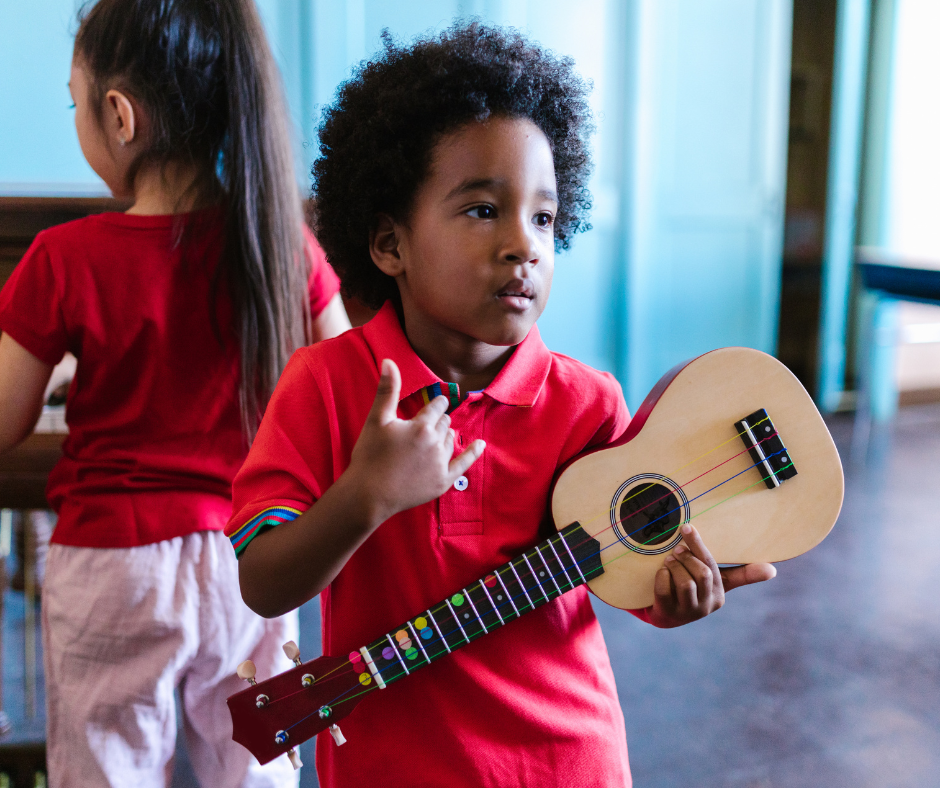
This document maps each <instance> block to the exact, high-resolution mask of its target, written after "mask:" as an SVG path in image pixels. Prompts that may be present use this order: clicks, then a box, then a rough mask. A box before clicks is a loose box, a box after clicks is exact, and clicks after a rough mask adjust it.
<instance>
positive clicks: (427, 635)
mask: <svg viewBox="0 0 940 788" xmlns="http://www.w3.org/2000/svg"><path fill="white" fill-rule="evenodd" d="M421 637H423V638H424V639H425V640H430V639H431V638H432V637H434V630H433V629H431V627H425V628H424V629H422V630H421Z"/></svg>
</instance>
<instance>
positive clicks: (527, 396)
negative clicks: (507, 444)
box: [362, 301, 552, 407]
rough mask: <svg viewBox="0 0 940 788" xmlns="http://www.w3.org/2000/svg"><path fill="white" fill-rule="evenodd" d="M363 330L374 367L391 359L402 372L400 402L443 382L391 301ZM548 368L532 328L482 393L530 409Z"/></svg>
mask: <svg viewBox="0 0 940 788" xmlns="http://www.w3.org/2000/svg"><path fill="white" fill-rule="evenodd" d="M362 330H363V336H364V337H365V340H366V342H367V343H368V345H369V348H370V349H371V350H372V355H373V356H374V357H375V361H376V365H380V364H381V363H382V359H384V358H390V359H392V360H393V361H394V362H395V363H396V364H397V365H398V369H399V370H400V372H401V394H400V396H399V400H403V399H405V398H406V397H410V396H411V395H412V394H414V393H415V392H416V391H420V390H421V389H423V388H425V387H426V386H431V385H433V384H434V383H439V382H442V381H441V380H440V378H438V377H437V375H435V374H434V373H433V372H432V371H431V370H430V369H428V367H427V365H426V364H425V363H424V362H423V361H422V360H421V359H420V358H418V355H417V354H416V353H415V352H414V349H413V348H412V347H411V344H410V343H409V342H408V337H406V336H405V332H404V331H403V330H402V327H401V323H400V322H399V320H398V314H397V313H396V311H395V307H394V306H393V305H392V302H391V301H386V302H385V304H384V305H383V306H382V308H381V309H380V310H379V312H378V314H376V316H375V317H373V318H372V320H370V321H369V322H368V323H366V325H365V326H363V329H362ZM551 366H552V354H551V353H550V352H549V350H548V348H547V347H545V343H544V342H542V337H541V335H540V334H539V329H538V326H532V329H531V330H530V331H529V334H528V336H526V338H525V339H523V340H522V342H520V343H519V344H518V345H517V346H516V350H515V352H514V353H513V354H512V356H510V357H509V361H507V362H506V365H505V366H504V367H503V368H502V369H501V370H500V371H499V374H498V375H497V376H496V378H495V379H494V380H493V382H492V383H490V385H489V386H487V388H486V389H485V391H484V393H485V394H487V395H488V396H490V397H492V398H493V399H495V400H496V401H497V402H501V403H503V404H504V405H521V406H524V407H530V406H532V405H534V404H535V401H536V400H537V399H538V396H539V392H540V391H541V390H542V385H543V384H544V383H545V380H546V378H547V377H548V372H549V370H550V369H551ZM444 382H446V381H444Z"/></svg>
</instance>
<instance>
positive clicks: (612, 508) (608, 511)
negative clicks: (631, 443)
mask: <svg viewBox="0 0 940 788" xmlns="http://www.w3.org/2000/svg"><path fill="white" fill-rule="evenodd" d="M768 418H769V416H765V417H764V418H763V419H761V420H760V421H759V422H756V423H755V424H754V425H753V427H757V426H759V425H760V424H762V423H763V422H764V421H767V419H768ZM743 434H744V432H741V433H738V434H736V435H734V436H733V437H731V438H729V439H728V440H726V441H723V442H722V443H719V444H718V445H717V446H715V447H714V448H712V449H709V450H708V451H707V452H705V453H704V454H701V455H699V456H698V457H696V458H695V459H694V460H690V461H689V462H687V463H685V465H682V466H680V467H679V468H677V469H676V470H675V471H672V472H671V473H670V474H669V475H670V476H674V475H675V474H676V473H678V472H679V471H681V470H682V469H683V468H688V467H689V466H690V465H692V464H694V463H696V462H698V461H699V460H700V459H702V458H703V457H707V456H708V455H709V454H711V453H713V452H714V451H716V450H718V449H720V448H721V447H722V446H726V445H727V444H728V443H731V442H732V441H734V440H735V438H740V437H741V436H742V435H743ZM776 435H777V433H776V431H775V432H774V433H773V434H771V435H768V436H766V437H764V438H762V439H761V440H760V441H757V443H756V444H755V445H760V444H761V443H763V442H764V441H767V440H770V439H771V438H774V437H776ZM747 451H749V449H747V448H745V449H743V450H742V451H740V452H738V453H737V454H734V455H732V456H731V457H729V458H727V459H726V460H723V461H722V462H720V463H718V464H717V465H715V466H713V467H711V468H709V469H708V470H706V471H704V472H703V473H701V474H699V475H698V476H696V477H694V478H692V479H689V480H688V481H687V482H685V483H684V484H682V485H679V489H685V488H686V487H687V486H688V485H690V484H692V483H693V482H695V481H698V480H699V479H701V478H702V477H704V476H707V475H708V474H709V473H711V472H712V471H715V470H717V469H718V468H720V467H721V466H722V465H726V464H727V463H729V462H731V461H732V460H734V459H736V458H737V457H740V456H741V455H742V454H744V453H746V452H747ZM779 453H780V452H776V453H775V454H779ZM770 456H774V455H770ZM759 464H760V463H755V464H754V465H751V466H749V467H748V468H745V469H744V470H743V471H741V472H740V473H738V474H735V476H740V475H741V473H744V472H746V471H748V470H750V469H751V468H754V467H757V465H759ZM735 476H732V477H730V478H729V479H725V481H723V482H721V484H718V485H715V487H712V488H711V489H710V490H706V491H705V492H704V493H702V494H701V495H698V496H696V498H700V497H701V496H702V495H705V494H707V493H709V492H711V491H712V490H714V489H717V488H718V487H720V486H721V485H722V484H725V483H727V482H729V481H731V479H733V478H735ZM768 478H769V477H768ZM761 481H763V480H761ZM759 483H760V482H758V484H759ZM652 486H653V484H652V483H651V484H649V485H641V486H640V487H639V489H638V490H637V491H634V493H633V494H632V495H630V496H629V497H627V498H625V499H624V500H623V501H622V502H621V504H620V505H621V506H622V505H623V504H624V503H626V502H627V501H630V500H632V499H633V498H635V497H636V496H637V495H639V494H640V493H642V492H643V491H644V490H647V489H649V488H650V487H652ZM747 489H749V488H747ZM671 494H672V493H671V492H666V494H665V495H663V496H661V497H660V498H657V499H655V500H654V501H651V502H649V503H648V504H646V506H644V507H643V509H646V508H648V507H650V506H652V505H653V504H655V503H658V502H659V501H661V500H663V499H665V498H668V497H669V496H670V495H671ZM694 500H695V498H692V499H691V500H690V501H689V503H691V502H692V501H694ZM677 508H678V509H681V508H682V507H681V506H680V507H677ZM615 509H616V504H614V505H613V506H610V507H608V509H607V511H606V512H602V513H600V514H597V515H595V516H593V517H591V518H588V519H586V520H585V523H589V522H593V521H594V520H597V519H598V518H599V517H602V516H604V515H605V514H606V515H610V513H611V512H613V511H614V510H615ZM643 509H639V510H637V511H636V512H632V513H631V514H629V515H627V516H626V517H623V518H620V519H618V520H617V521H616V522H615V523H612V524H611V525H609V526H607V527H605V528H602V529H601V530H600V531H598V532H597V533H595V534H591V535H590V538H594V537H597V536H599V535H600V534H602V533H604V532H605V531H608V530H612V529H613V528H614V526H615V525H622V524H623V523H624V522H625V521H626V520H628V519H629V518H630V517H633V516H635V515H637V514H639V513H640V512H641V511H643ZM673 511H676V509H673V510H671V511H669V512H666V513H665V514H663V515H661V516H660V517H658V518H656V520H652V521H650V522H648V523H646V524H645V525H643V526H641V527H640V528H638V529H637V530H636V531H633V532H631V533H628V534H626V536H628V537H630V536H633V534H635V533H637V532H638V531H641V530H643V529H644V528H648V527H649V526H650V525H652V524H653V523H655V522H656V521H657V520H660V519H662V518H663V517H667V516H669V515H670V514H671V513H672V512H673ZM705 511H708V510H705ZM696 516H697V515H696ZM690 519H691V518H690ZM582 525H583V524H582ZM676 527H678V526H676ZM670 530H675V528H673V529H670ZM664 533H669V531H666V532H664ZM660 535H661V534H658V535H657V536H660ZM657 536H654V537H652V538H654V539H655V538H657ZM586 541H587V540H585V541H584V542H579V543H578V544H576V545H573V547H574V548H577V547H580V546H581V545H582V544H585V543H586ZM618 543H619V541H618V542H614V543H612V544H611V545H608V547H612V546H613V545H614V544H618ZM643 544H645V543H643ZM603 549H604V550H606V549H607V548H603ZM521 571H522V572H523V576H531V573H530V572H528V570H527V569H522V570H521ZM552 579H555V578H554V577H553V578H552ZM536 582H538V581H536ZM477 584H480V581H477ZM477 584H472V585H471V586H470V588H469V589H468V591H469V590H475V589H476V586H477ZM481 587H482V586H481ZM504 605H505V603H503V605H500V607H502V606H504ZM443 610H444V608H443V607H440V608H438V609H436V610H435V611H433V612H437V613H440V612H442V611H443ZM351 665H352V662H350V661H349V660H347V661H346V662H344V663H342V664H340V665H337V666H336V667H335V668H333V669H332V670H331V671H329V672H328V673H326V674H324V675H323V676H322V677H321V680H322V679H323V678H326V677H327V676H330V675H332V674H333V673H335V672H337V671H339V670H342V669H343V668H345V667H347V666H351Z"/></svg>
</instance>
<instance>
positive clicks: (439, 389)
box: [421, 383, 467, 413]
mask: <svg viewBox="0 0 940 788" xmlns="http://www.w3.org/2000/svg"><path fill="white" fill-rule="evenodd" d="M442 394H443V395H444V396H445V397H447V401H448V405H447V412H448V413H450V412H451V411H452V410H453V409H454V408H456V407H457V406H458V405H459V404H460V403H461V402H463V401H464V400H465V399H466V398H467V395H466V394H464V395H461V394H460V388H459V387H458V386H457V384H456V383H444V384H443V385H442V384H440V383H432V384H431V385H430V386H425V387H424V388H423V389H421V399H423V400H424V404H425V405H427V404H428V403H429V402H430V401H431V400H432V399H434V398H435V397H439V396H441V395H442Z"/></svg>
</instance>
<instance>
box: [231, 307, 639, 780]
mask: <svg viewBox="0 0 940 788" xmlns="http://www.w3.org/2000/svg"><path fill="white" fill-rule="evenodd" d="M385 358H391V359H392V360H394V361H395V362H396V363H397V364H398V367H399V369H400V370H401V377H402V389H401V401H400V403H399V408H398V413H399V416H400V417H401V418H410V417H412V416H413V415H414V414H415V413H417V412H418V410H419V409H420V408H421V407H422V406H423V405H424V401H425V398H426V397H425V396H424V394H425V390H426V387H428V386H433V385H434V384H439V383H440V381H439V380H438V378H437V377H436V376H435V375H434V373H432V372H431V371H430V370H429V369H428V368H427V367H426V366H425V365H424V363H423V362H422V361H421V360H420V359H419V358H418V357H417V355H415V353H414V351H413V350H412V349H411V346H410V345H409V343H408V340H407V338H406V337H405V335H404V333H403V331H402V329H401V326H400V324H399V322H398V319H397V316H396V314H395V311H394V309H393V308H392V307H391V305H390V304H386V305H385V307H383V309H382V310H381V311H380V312H379V314H378V315H377V316H376V317H375V318H374V319H373V320H372V321H371V322H369V323H368V324H366V325H365V326H364V327H363V328H361V329H354V330H352V331H349V332H347V333H346V334H344V335H343V336H341V337H338V338H336V339H332V340H328V341H326V342H322V343H320V344H318V345H315V346H313V347H309V348H304V349H302V350H300V351H298V352H297V353H296V354H295V355H294V357H293V359H292V360H291V362H290V363H289V364H288V367H287V369H286V370H285V371H284V374H283V376H282V378H281V381H280V383H279V384H278V387H277V390H276V391H275V394H274V397H273V399H272V401H271V404H270V405H269V407H268V410H267V412H266V414H265V417H264V420H263V422H262V425H261V429H260V432H259V434H258V437H257V439H256V440H255V443H254V445H253V447H252V449H251V451H250V453H249V456H248V459H247V461H246V462H245V465H244V466H243V467H242V470H241V471H240V472H239V474H238V476H237V477H236V479H235V485H234V508H233V510H234V511H235V512H236V513H237V514H236V515H235V516H234V517H233V519H232V521H231V522H230V524H229V526H228V527H227V528H226V533H228V534H229V535H230V536H231V537H232V540H233V543H234V544H235V545H236V549H239V550H242V549H244V548H245V547H246V545H247V543H248V542H249V541H250V539H251V538H252V536H254V535H255V534H256V533H258V532H259V530H260V529H262V528H266V527H271V526H276V524H277V522H279V521H283V520H290V519H294V518H295V517H296V516H297V514H298V513H299V512H301V511H304V510H306V509H308V508H309V507H310V506H312V505H313V504H314V503H315V502H316V500H317V499H318V498H319V496H320V495H322V493H323V492H324V491H325V490H326V489H327V488H328V487H329V486H330V485H331V484H332V483H333V482H334V481H335V480H336V479H337V477H338V476H339V475H340V474H341V473H342V472H343V471H344V470H345V469H346V467H347V466H348V464H349V459H350V455H351V452H352V449H353V446H354V445H355V442H356V439H357V438H358V436H359V433H360V431H361V429H362V425H363V423H364V422H365V419H366V415H367V414H368V412H369V408H370V407H371V405H372V401H373V399H374V397H375V391H376V386H377V385H378V380H379V374H380V373H379V366H380V364H381V361H382V359H385ZM451 420H452V421H451V425H452V427H453V428H454V430H455V431H456V432H457V435H458V444H459V445H458V448H459V447H461V446H466V445H467V444H468V443H469V442H470V441H472V440H474V439H475V438H483V439H484V440H485V441H486V451H485V452H484V453H483V456H482V457H481V458H480V459H479V460H477V462H476V463H475V464H474V465H473V466H472V467H471V468H470V470H469V471H468V472H467V473H466V479H467V482H468V483H467V484H466V485H463V484H461V485H459V486H460V487H463V488H464V489H456V488H454V489H450V490H448V491H447V492H446V493H445V494H444V495H442V496H441V497H440V498H439V499H437V500H434V501H431V502H429V503H426V504H424V505H422V506H418V507H415V508H413V509H410V510H408V511H405V512H401V513H400V514H398V515H396V516H394V517H392V518H391V519H390V520H388V521H387V522H385V523H384V524H382V525H381V526H380V527H379V528H378V529H377V530H376V531H375V533H374V534H373V535H372V536H371V537H369V539H368V540H367V541H366V542H365V544H363V545H362V546H361V547H360V548H359V550H357V551H356V553H355V554H354V555H353V556H352V558H351V559H350V560H349V562H348V563H347V564H346V566H345V567H344V568H343V570H342V571H341V572H340V574H339V575H338V576H337V578H336V579H335V580H334V581H333V583H332V584H331V585H330V587H329V588H328V589H327V590H326V591H324V592H323V593H322V594H321V598H320V602H321V607H322V611H323V650H324V653H326V654H331V655H340V654H348V653H349V652H351V651H353V650H356V649H358V648H359V647H360V646H363V645H365V644H367V643H369V642H371V641H372V640H374V639H375V638H377V637H379V636H381V635H382V633H384V632H387V631H388V630H389V629H391V628H392V627H394V626H397V625H398V624H400V623H401V622H402V621H404V620H406V619H408V618H409V617H411V616H412V615H414V614H416V613H417V612H418V611H421V610H424V609H427V608H428V607H430V606H431V605H432V604H434V603H436V602H439V601H440V600H442V599H443V598H444V597H446V596H449V595H450V594H452V593H454V591H456V590H457V589H459V588H461V587H463V586H465V585H467V584H468V583H470V582H471V581H473V580H475V579H477V578H479V577H480V576H481V575H483V574H484V572H485V571H486V570H488V569H491V568H494V567H496V566H499V565H500V564H502V563H504V562H506V561H508V560H509V559H511V558H514V557H515V556H517V555H518V554H520V553H522V552H524V551H525V550H527V549H528V548H530V547H532V546H533V545H534V544H535V543H536V542H538V541H540V540H541V539H544V538H545V537H547V536H549V535H551V534H552V533H554V529H553V527H552V525H551V523H550V514H549V506H548V505H549V494H550V491H551V486H552V482H553V478H554V476H555V472H556V470H557V469H558V468H559V467H560V466H561V465H563V464H564V463H565V462H566V461H567V460H569V459H571V458H572V457H574V456H576V455H577V454H580V453H581V452H583V451H584V450H586V449H589V448H593V447H598V446H603V445H606V444H608V443H611V442H612V441H614V440H615V439H616V438H617V437H619V436H620V434H621V433H622V432H623V431H624V429H625V428H626V426H627V423H628V420H629V417H628V414H627V410H626V405H625V403H624V401H623V396H622V394H621V391H620V386H619V385H618V384H617V382H616V380H614V378H613V377H611V376H610V375H608V374H606V373H601V372H597V371H595V370H593V369H591V368H589V367H586V366H584V365H583V364H581V363H579V362H577V361H574V360H573V359H570V358H568V357H566V356H562V355H559V354H557V353H550V352H549V351H548V350H547V349H546V347H545V345H544V344H543V343H542V340H541V338H540V337H539V332H538V329H537V328H533V329H532V331H531V332H530V333H529V335H528V337H527V338H526V339H525V340H524V341H523V342H522V343H521V344H520V345H519V346H518V347H517V348H516V351H515V353H514V354H513V355H512V357H511V358H510V360H509V361H508V362H507V363H506V365H505V366H504V367H503V369H502V371H501V372H500V373H499V375H497V377H496V379H495V380H494V381H493V382H492V383H491V384H490V385H489V386H488V387H487V388H486V390H484V391H482V392H473V393H470V394H469V395H468V396H467V397H466V399H465V400H463V401H462V402H460V404H459V406H458V407H456V409H455V410H453V411H452V413H451ZM249 549H250V548H249ZM342 729H343V733H344V734H345V736H346V739H347V744H345V745H343V746H342V747H336V746H334V744H333V741H332V739H331V738H330V737H329V736H325V735H324V736H320V737H319V741H318V743H317V771H318V774H319V776H320V780H321V784H322V785H324V786H327V787H329V788H339V787H341V786H342V787H345V786H349V787H350V788H353V787H355V788H361V786H364V785H382V786H409V788H410V787H411V786H424V785H427V786H449V787H450V786H468V787H469V786H472V787H473V788H480V786H508V785H524V786H527V788H535V787H536V786H572V785H577V786H617V787H618V788H621V787H622V786H625V785H627V786H629V785H630V784H631V780H630V772H629V766H628V763H627V747H626V734H625V731H624V722H623V716H622V713H621V710H620V703H619V701H618V699H617V691H616V688H615V686H614V678H613V674H612V671H611V668H610V662H609V659H608V656H607V650H606V647H605V645H604V639H603V637H602V635H601V631H600V627H599V625H598V623H597V620H596V619H595V617H594V613H593V611H592V609H591V605H590V601H589V599H588V595H587V591H586V590H585V589H584V588H583V587H582V588H578V589H576V590H574V591H572V592H570V593H568V594H566V595H565V596H563V597H561V598H559V599H557V600H555V601H554V602H552V603H550V604H547V605H545V606H543V607H540V608H537V609H536V610H535V611H533V612H531V613H528V614H527V615H525V616H523V617H522V618H521V619H519V620H518V621H513V622H512V623H511V624H509V625H508V626H506V627H504V628H500V629H498V630H496V631H494V632H493V633H492V634H490V635H488V636H486V637H483V638H481V639H479V640H476V641H474V642H473V643H471V644H469V645H467V646H465V647H464V648H462V649H460V650H459V651H455V652H454V653H453V654H451V655H449V656H447V657H444V658H442V659H440V660H438V661H436V662H435V663H434V664H433V665H430V666H429V667H427V668H426V669H424V670H422V671H420V672H418V673H416V674H415V675H414V676H411V677H408V678H407V679H405V680H402V681H399V682H396V683H395V684H392V685H389V687H388V688H387V689H385V690H380V691H377V692H374V693H372V694H371V696H370V697H368V698H367V699H366V701H365V702H364V703H363V704H362V705H361V706H360V707H359V708H358V709H357V710H356V711H355V712H354V713H353V714H352V716H350V717H349V718H347V719H345V720H343V722H342Z"/></svg>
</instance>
